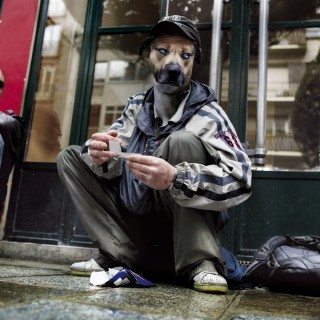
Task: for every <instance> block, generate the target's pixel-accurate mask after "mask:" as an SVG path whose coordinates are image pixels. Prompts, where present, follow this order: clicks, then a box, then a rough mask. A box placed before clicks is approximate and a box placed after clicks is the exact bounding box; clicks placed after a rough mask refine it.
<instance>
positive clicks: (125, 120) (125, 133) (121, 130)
mask: <svg viewBox="0 0 320 320" xmlns="http://www.w3.org/2000/svg"><path fill="white" fill-rule="evenodd" d="M142 99H143V95H136V96H134V97H130V98H129V99H128V103H127V105H126V107H125V108H124V110H123V112H122V115H121V117H120V118H118V119H117V120H116V121H115V122H114V123H113V124H112V125H111V127H110V128H109V130H117V131H118V136H117V137H118V138H120V139H121V141H122V144H121V148H123V150H125V149H126V148H127V146H128V143H129V140H130V137H131V135H132V131H133V129H134V127H135V123H136V120H135V118H136V114H137V112H138V110H139V108H140V107H141V102H142ZM87 142H88V141H87ZM87 142H86V143H85V144H83V145H82V147H81V151H80V155H81V158H82V160H83V161H84V162H85V163H86V164H87V166H88V167H89V168H90V169H91V170H92V171H93V172H94V173H95V174H96V175H98V176H100V177H102V178H105V179H112V178H115V177H118V176H120V175H122V172H123V161H124V160H123V159H121V158H113V159H110V160H109V161H108V162H107V163H105V164H103V165H101V166H97V165H96V164H95V163H93V162H92V159H91V157H90V156H89V154H88V147H87V146H86V144H87Z"/></svg>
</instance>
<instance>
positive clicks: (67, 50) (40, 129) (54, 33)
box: [26, 0, 87, 162]
mask: <svg viewBox="0 0 320 320" xmlns="http://www.w3.org/2000/svg"><path fill="white" fill-rule="evenodd" d="M86 6H87V1H86V0H81V1H77V3H76V4H75V2H74V1H63V0H50V2H49V11H48V17H47V26H46V29H45V34H44V39H43V47H42V59H41V70H40V75H39V82H38V88H37V92H36V97H35V105H34V111H33V119H32V127H31V132H30V136H29V143H28V150H27V156H26V161H32V162H55V159H56V156H57V154H58V152H59V151H60V150H61V149H63V148H65V147H66V146H68V143H69V135H70V128H71V120H72V113H73V104H74V95H75V88H76V83H77V74H78V66H79V58H80V49H81V43H82V34H83V25H84V17H85V11H86Z"/></svg>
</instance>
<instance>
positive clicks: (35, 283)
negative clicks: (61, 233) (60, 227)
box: [0, 258, 320, 320]
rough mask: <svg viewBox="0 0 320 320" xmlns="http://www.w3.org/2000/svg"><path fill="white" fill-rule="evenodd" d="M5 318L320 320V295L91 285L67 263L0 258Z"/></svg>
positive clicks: (0, 307)
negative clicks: (71, 273)
mask: <svg viewBox="0 0 320 320" xmlns="http://www.w3.org/2000/svg"><path fill="white" fill-rule="evenodd" d="M8 319H9V320H11V319H12V320H20V319H21V320H22V319H23V320H26V319H30V320H31V319H39V320H46V319H61V320H69V319H70V320H73V319H74V320H76V319H77V320H81V319H90V320H96V319H124V320H132V319H167V320H173V319H175V320H176V319H219V320H225V319H228V320H229V319H230V320H231V319H232V320H258V319H259V320H260V319H267V320H286V319H290V320H292V319H310V320H311V319H312V320H316V319H317V320H319V319H320V297H309V296H301V295H290V294H282V293H274V292H269V291H267V290H262V289H247V290H229V292H228V293H227V294H226V295H215V294H206V293H200V292H196V291H194V290H191V289H189V288H185V287H179V286H175V285H170V284H165V283H156V285H155V287H152V288H142V289H141V288H126V287H121V288H109V287H94V286H91V285H90V283H89V278H88V277H75V276H71V275H70V274H69V266H68V265H62V264H51V263H50V264H49V263H43V262H35V261H26V260H25V261H19V260H15V259H7V258H0V320H8Z"/></svg>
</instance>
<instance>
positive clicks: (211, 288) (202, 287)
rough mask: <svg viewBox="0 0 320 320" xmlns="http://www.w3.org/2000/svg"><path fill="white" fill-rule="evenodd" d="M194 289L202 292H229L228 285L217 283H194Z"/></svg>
mask: <svg viewBox="0 0 320 320" xmlns="http://www.w3.org/2000/svg"><path fill="white" fill-rule="evenodd" d="M193 289H194V290H196V291H200V292H215V293H227V292H228V286H224V285H217V284H196V283H195V284H194V285H193Z"/></svg>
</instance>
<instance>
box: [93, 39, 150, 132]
mask: <svg viewBox="0 0 320 320" xmlns="http://www.w3.org/2000/svg"><path fill="white" fill-rule="evenodd" d="M145 37H146V35H144V34H141V33H134V34H121V35H103V36H101V37H100V39H99V43H98V50H97V56H96V64H95V73H94V83H93V92H92V98H91V107H90V120H89V128H88V138H89V137H91V135H92V134H93V133H95V132H101V131H105V130H106V129H107V128H108V127H109V126H110V125H111V124H112V122H113V121H114V120H116V119H117V118H118V117H119V116H120V115H121V112H122V110H123V108H124V106H125V104H126V102H127V100H128V97H130V96H132V95H134V94H136V93H138V92H143V91H146V90H147V89H148V88H149V87H150V85H151V84H152V74H151V72H150V69H149V66H148V63H147V61H146V60H145V59H143V58H140V57H139V55H138V50H139V46H140V44H141V43H142V42H143V40H144V39H145Z"/></svg>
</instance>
